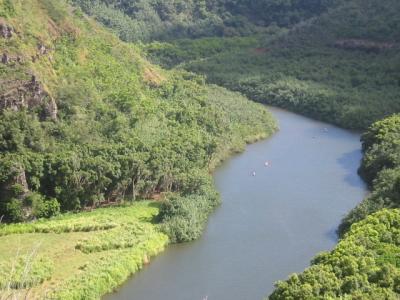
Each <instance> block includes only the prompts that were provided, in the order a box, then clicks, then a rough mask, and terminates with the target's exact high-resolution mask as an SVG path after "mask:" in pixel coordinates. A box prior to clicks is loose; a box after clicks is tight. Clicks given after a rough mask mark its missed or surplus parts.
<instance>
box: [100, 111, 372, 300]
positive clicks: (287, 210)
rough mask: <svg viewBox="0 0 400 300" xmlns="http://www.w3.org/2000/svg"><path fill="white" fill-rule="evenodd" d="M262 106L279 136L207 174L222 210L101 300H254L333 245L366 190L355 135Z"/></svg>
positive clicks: (259, 143) (356, 135) (227, 161)
mask: <svg viewBox="0 0 400 300" xmlns="http://www.w3.org/2000/svg"><path fill="white" fill-rule="evenodd" d="M269 110H270V111H271V112H272V113H273V115H274V117H275V118H276V119H277V120H278V121H279V127H280V130H279V131H278V132H277V133H275V134H274V135H273V136H272V138H270V139H268V140H262V141H259V142H257V143H255V144H251V145H249V146H247V147H246V151H245V152H243V153H240V154H237V155H234V156H233V157H231V158H230V159H229V160H226V161H225V162H224V163H222V164H221V165H220V166H219V167H218V168H217V169H216V171H215V172H214V182H215V185H216V188H217V190H218V191H219V192H220V194H221V198H222V204H221V206H220V207H218V208H217V209H216V211H215V212H214V213H212V214H211V216H210V218H209V221H208V223H207V227H206V229H205V232H204V234H203V236H202V237H201V238H199V239H198V240H196V241H194V242H191V243H183V244H176V245H171V246H170V247H168V248H167V249H166V251H164V252H163V253H161V254H160V255H158V256H157V257H156V258H155V259H154V260H153V261H152V263H151V264H150V265H148V266H146V267H145V268H144V269H143V270H141V272H138V273H136V274H135V276H133V278H131V279H129V280H128V281H127V282H126V283H125V284H124V285H122V286H121V287H120V288H119V289H118V290H117V291H116V292H115V293H112V294H110V295H107V296H106V297H104V299H105V300H128V299H146V300H162V299H179V300H181V299H203V298H205V297H206V296H208V298H209V299H219V300H229V299H262V298H263V297H264V296H265V295H266V294H269V293H270V292H272V290H273V288H274V286H273V285H274V282H275V281H277V280H279V279H282V278H286V277H287V276H288V275H289V274H291V273H292V272H300V271H301V270H303V269H304V268H306V267H307V266H308V265H309V261H310V259H311V258H312V257H313V256H314V255H315V254H316V253H318V252H319V251H323V250H329V249H332V248H333V247H334V246H335V245H336V242H337V238H336V235H335V230H336V228H337V226H338V225H339V222H340V220H341V217H342V216H343V215H344V214H346V213H347V212H348V211H349V210H350V209H351V208H352V207H354V206H355V205H356V204H357V203H358V202H359V201H360V200H361V199H362V198H363V197H364V195H365V193H366V189H365V185H364V184H363V182H362V180H361V179H360V178H359V177H358V175H357V168H358V166H359V163H358V162H359V160H360V159H361V151H360V143H359V135H358V134H356V133H353V132H349V131H346V130H343V129H340V128H337V127H335V126H332V125H329V124H326V123H321V122H318V121H314V120H311V119H308V118H305V117H303V116H300V115H296V114H294V113H291V112H288V111H284V110H280V109H276V108H269ZM325 128H327V130H328V131H327V132H325ZM266 161H269V166H265V162H266ZM253 171H254V172H256V176H252V172H253ZM171 274H173V276H171Z"/></svg>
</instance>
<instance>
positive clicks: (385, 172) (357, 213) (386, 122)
mask: <svg viewBox="0 0 400 300" xmlns="http://www.w3.org/2000/svg"><path fill="white" fill-rule="evenodd" d="M361 141H362V145H363V151H364V158H363V160H362V164H361V167H360V170H359V172H360V174H361V176H362V177H363V178H364V179H365V180H366V182H367V183H368V184H369V185H370V186H371V188H372V192H371V194H370V195H369V196H368V197H367V198H366V199H364V200H363V201H362V202H361V203H360V204H359V205H358V206H357V207H356V208H354V209H353V210H352V211H351V212H350V213H349V214H348V215H347V216H346V217H345V218H344V220H343V221H342V224H341V225H340V228H339V232H340V233H341V234H343V233H344V232H346V230H348V229H349V227H350V225H351V224H353V223H355V222H358V221H360V220H362V219H364V218H365V217H366V216H368V215H370V214H372V213H374V212H376V211H378V210H380V209H383V208H399V207H400V149H399V146H400V115H393V116H391V117H389V118H386V119H383V120H382V121H378V122H376V123H374V124H373V125H372V126H371V127H370V128H369V129H368V130H367V131H366V132H365V133H364V134H363V136H362V138H361Z"/></svg>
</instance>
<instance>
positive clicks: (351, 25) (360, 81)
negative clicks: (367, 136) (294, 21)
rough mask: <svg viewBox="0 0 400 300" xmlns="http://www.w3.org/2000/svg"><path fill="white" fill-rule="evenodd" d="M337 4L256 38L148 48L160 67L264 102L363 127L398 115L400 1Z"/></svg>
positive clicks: (359, 1) (183, 43)
mask: <svg viewBox="0 0 400 300" xmlns="http://www.w3.org/2000/svg"><path fill="white" fill-rule="evenodd" d="M337 3H338V4H337V5H336V6H334V7H333V8H331V9H329V10H328V11H327V12H326V13H323V14H322V15H320V16H319V17H316V18H313V19H309V20H308V21H306V22H303V23H301V24H298V25H297V26H295V27H294V28H292V29H291V30H289V31H287V30H283V29H282V28H278V27H274V26H272V27H269V28H268V29H265V30H266V33H264V34H261V35H258V36H256V37H252V38H248V37H244V38H241V39H239V38H235V39H229V38H225V39H218V40H217V39H204V40H180V41H174V42H170V43H169V44H164V45H163V44H153V45H150V46H147V49H148V51H149V53H150V56H151V57H153V58H154V60H155V61H156V62H161V63H162V64H164V65H165V66H169V67H171V66H175V65H180V66H181V67H183V68H185V69H189V70H191V71H195V72H197V73H201V74H206V75H207V77H208V81H210V82H213V83H217V84H219V85H223V86H225V87H228V88H229V89H232V90H237V91H240V92H242V93H244V94H245V95H247V96H248V97H249V98H251V99H254V100H257V101H259V102H263V103H268V104H273V105H277V106H281V107H284V108H288V109H290V110H294V111H297V112H300V113H302V114H305V115H308V116H311V117H313V118H317V119H322V120H325V121H329V122H331V123H335V124H338V125H340V126H343V127H347V128H354V129H364V128H367V127H368V126H369V125H370V124H371V123H372V122H374V121H377V120H379V119H380V118H382V117H385V116H387V115H389V114H391V113H393V112H398V111H400V101H399V97H400V77H399V74H400V51H399V42H400V36H399V32H400V30H399V24H400V14H399V12H400V4H399V2H398V1H394V0H393V1H378V0H368V1H361V0H352V1H344V2H341V1H338V2H337ZM237 41H241V42H240V43H238V42H237ZM216 44H219V46H216ZM232 44H236V46H234V47H232V46H230V45H232ZM238 44H239V46H237V45H238ZM207 45H208V48H209V51H207V50H206V48H207ZM224 47H225V49H224Z"/></svg>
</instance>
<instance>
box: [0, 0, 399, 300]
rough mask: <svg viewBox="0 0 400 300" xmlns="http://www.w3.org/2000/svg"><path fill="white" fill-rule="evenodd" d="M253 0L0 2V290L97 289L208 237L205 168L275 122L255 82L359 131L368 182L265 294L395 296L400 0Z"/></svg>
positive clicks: (84, 293)
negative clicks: (333, 243) (314, 247)
mask: <svg viewBox="0 0 400 300" xmlns="http://www.w3.org/2000/svg"><path fill="white" fill-rule="evenodd" d="M253 2H254V1H243V3H241V4H240V3H237V1H234V0H221V1H211V2H210V3H208V1H187V3H186V6H182V5H179V3H178V4H176V3H174V2H171V1H161V4H162V5H158V4H160V3H158V2H157V3H158V4H157V3H156V2H154V3H152V2H147V1H144V0H143V1H142V0H140V1H139V0H138V1H135V2H132V1H119V2H118V5H117V4H115V5H112V4H111V5H110V3H112V1H109V0H73V1H64V0H62V1H56V0H32V1H29V3H27V2H26V1H22V0H15V1H11V0H0V27H1V32H0V33H1V36H0V48H1V49H4V53H2V55H3V56H2V61H1V63H0V76H1V78H0V79H1V83H2V84H1V85H0V95H1V97H2V98H1V99H2V100H1V101H2V102H1V104H2V106H1V119H0V216H2V217H1V218H2V221H3V222H7V223H15V224H6V225H1V226H0V250H1V251H0V266H1V268H0V290H1V291H0V299H2V298H4V297H7V296H8V295H9V294H10V293H11V295H14V296H19V297H21V296H26V295H28V296H29V297H30V298H43V297H44V296H43V295H44V294H45V296H47V297H50V298H54V299H93V298H99V297H100V296H101V295H103V294H105V293H107V292H110V291H111V290H112V289H113V288H115V287H117V286H119V285H120V284H121V283H122V282H123V281H124V280H125V279H126V278H127V277H128V276H129V275H130V274H131V273H133V272H134V271H136V270H138V269H140V268H141V266H142V265H143V264H145V263H148V261H149V259H150V257H151V256H153V255H155V254H157V253H158V252H160V251H162V250H163V249H164V247H165V246H166V245H167V244H168V243H174V242H185V241H191V240H194V239H196V238H198V237H199V236H200V235H201V233H202V231H203V228H204V226H205V224H206V221H207V218H208V215H209V214H210V213H211V212H212V211H213V210H214V208H215V207H216V206H217V205H218V204H219V201H220V199H219V195H218V193H217V191H216V190H215V188H214V186H213V184H212V180H211V175H210V171H212V170H213V169H214V168H215V167H216V166H217V165H218V164H219V163H220V162H221V161H223V160H224V159H226V158H227V157H229V156H230V155H232V154H233V153H236V152H240V151H243V149H244V148H245V145H246V143H249V142H254V141H256V140H258V139H260V138H266V137H268V136H270V135H272V134H273V132H275V131H276V130H277V126H276V123H275V121H274V120H273V118H272V116H271V115H270V114H269V112H268V111H267V110H266V108H265V107H263V106H262V105H261V104H256V103H254V102H251V101H249V100H248V99H247V98H246V96H247V97H248V98H249V99H252V100H255V101H258V102H261V103H267V104H272V105H275V106H279V107H283V108H286V109H289V110H291V111H295V112H298V113H301V114H304V115H306V116H309V117H312V118H316V119H319V120H323V121H327V122H330V123H333V124H336V125H339V126H341V127H345V128H348V129H362V130H366V133H365V134H364V135H363V137H362V142H363V151H364V158H363V162H362V166H361V168H360V174H361V175H362V176H363V178H364V179H365V180H366V181H367V183H368V184H369V185H370V186H371V187H372V193H371V195H370V196H369V197H367V198H366V199H365V200H364V201H363V202H362V203H361V204H360V205H359V206H357V207H356V208H355V209H353V210H352V211H351V212H350V213H349V214H348V215H347V216H346V217H345V218H344V220H343V222H342V225H341V226H340V228H339V232H340V241H339V244H338V245H337V247H336V248H335V249H334V250H333V251H331V252H329V253H322V254H320V255H318V256H317V257H316V258H315V259H314V260H313V261H312V266H311V267H310V268H309V269H307V270H306V271H305V272H304V273H301V274H298V275H297V274H294V275H292V276H291V277H290V278H289V279H288V280H287V281H284V282H278V283H277V286H276V287H277V288H276V290H275V291H274V292H273V294H272V295H271V296H270V299H272V300H277V299H285V300H287V299H326V298H327V297H328V298H329V297H330V298H333V299H335V298H340V299H350V298H351V299H353V298H357V299H369V298H375V299H397V298H398V295H399V294H400V271H399V269H400V261H399V257H398V253H399V246H400V244H399V240H400V239H399V227H400V217H399V211H398V208H399V207H400V204H399V199H400V192H399V187H400V184H399V182H400V180H399V178H400V176H399V174H398V173H399V166H400V158H399V155H398V153H400V151H399V150H400V149H398V145H399V144H400V143H399V140H400V127H399V126H398V124H399V121H398V118H399V117H398V115H393V116H391V115H392V114H394V113H398V112H400V102H399V97H400V93H399V86H400V78H398V70H399V69H400V65H399V62H400V59H399V58H400V56H399V55H400V54H399V53H400V52H399V51H398V45H399V42H400V36H399V32H400V30H399V29H400V28H399V24H400V22H398V21H399V14H396V12H398V11H400V4H399V2H398V1H397V0H388V1H378V0H367V1H365V0H351V1H341V0H339V1H330V0H328V1H315V3H317V4H318V5H312V7H313V9H310V7H311V6H310V4H304V3H305V2H304V1H297V0H296V1H291V2H290V3H289V2H287V1H286V3H289V4H287V5H274V4H270V2H268V1H256V2H254V3H253ZM275 2H276V1H275ZM278 2H279V1H278ZM70 3H73V4H75V5H77V6H78V5H79V7H80V8H79V7H77V6H75V7H72V6H70ZM250 3H252V4H251V5H250ZM307 3H308V2H307ZM315 3H314V4H315ZM393 12H395V13H393ZM84 13H87V14H88V15H90V16H91V17H93V19H92V18H88V17H87V16H86V15H85V14H84ZM94 19H96V20H97V21H99V22H101V23H102V24H103V25H104V26H105V27H108V28H110V29H111V30H112V31H113V32H114V34H112V33H110V32H108V31H107V30H105V28H103V27H102V26H100V25H98V23H97V22H95V21H94ZM354 24H357V26H354ZM161 28H162V29H163V30H161V31H159V29H161ZM139 32H140V33H142V34H143V36H140V37H138V33H139ZM115 34H116V35H118V36H119V37H120V38H121V39H123V40H125V41H126V43H125V42H121V41H120V40H119V39H118V38H117V37H116V36H115ZM138 41H144V42H146V44H142V43H141V42H138ZM129 42H134V43H129ZM151 62H153V63H151ZM156 64H158V65H161V66H162V67H164V69H162V68H161V67H159V66H157V65H156ZM210 83H211V84H218V85H220V86H224V87H225V88H227V89H230V90H233V91H238V92H240V93H242V94H243V95H245V96H242V95H241V94H239V93H235V92H232V91H228V90H227V89H225V88H223V87H219V86H216V85H210ZM371 124H373V125H371ZM161 193H162V194H163V195H165V198H166V199H165V200H164V201H160V202H155V201H152V202H148V201H145V202H142V201H137V200H141V199H148V198H150V197H151V196H152V195H154V194H161ZM119 199H123V200H124V202H125V203H127V204H126V205H121V207H111V208H99V209H97V210H93V211H91V212H80V211H82V210H84V209H85V208H88V207H89V208H94V207H99V206H101V205H103V204H108V203H114V202H115V201H116V200H119ZM121 204H122V203H121ZM61 213H62V214H61ZM65 213H66V214H65ZM44 218H46V219H44ZM21 221H25V222H29V223H18V222H21ZM32 221H34V222H32ZM38 240H39V241H40V242H39V243H38ZM16 249H17V251H16ZM65 274H70V275H71V277H68V278H65ZM321 274H323V276H321Z"/></svg>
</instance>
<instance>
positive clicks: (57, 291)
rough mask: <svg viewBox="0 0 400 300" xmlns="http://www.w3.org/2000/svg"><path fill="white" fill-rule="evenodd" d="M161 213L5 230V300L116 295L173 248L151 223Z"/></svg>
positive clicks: (76, 217) (106, 213)
mask: <svg viewBox="0 0 400 300" xmlns="http://www.w3.org/2000/svg"><path fill="white" fill-rule="evenodd" d="M158 211H159V209H158V205H157V203H154V202H147V201H146V202H137V203H135V204H132V205H129V206H122V207H115V208H103V209H98V210H95V211H92V212H84V213H79V214H66V215H62V216H59V217H57V218H54V219H51V220H41V221H38V222H36V223H32V224H12V225H3V226H2V227H1V228H0V234H1V236H0V266H1V271H0V288H1V289H0V299H2V300H3V299H7V297H9V296H10V295H14V296H19V297H21V298H22V297H26V296H27V298H28V299H45V298H46V297H47V298H51V299H97V298H99V297H100V296H101V295H103V294H105V293H107V292H110V291H112V289H113V288H115V287H117V286H118V285H120V284H121V283H122V282H123V281H124V280H126V278H127V277H128V276H129V275H131V274H132V273H134V272H136V271H137V270H139V269H140V268H141V267H142V265H143V264H144V263H146V262H147V261H148V260H149V259H150V257H151V256H153V255H156V254H157V253H158V252H160V251H162V250H163V249H164V247H165V246H166V244H167V243H168V238H167V236H166V235H164V234H162V233H160V232H159V231H158V230H157V228H156V225H154V224H153V223H152V221H153V219H154V217H155V216H156V215H157V214H158ZM77 224H78V225H77ZM100 224H106V225H107V224H108V225H109V224H112V226H108V225H107V226H103V227H100V226H99V225H100ZM82 228H83V229H84V230H81V229H82Z"/></svg>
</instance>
